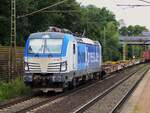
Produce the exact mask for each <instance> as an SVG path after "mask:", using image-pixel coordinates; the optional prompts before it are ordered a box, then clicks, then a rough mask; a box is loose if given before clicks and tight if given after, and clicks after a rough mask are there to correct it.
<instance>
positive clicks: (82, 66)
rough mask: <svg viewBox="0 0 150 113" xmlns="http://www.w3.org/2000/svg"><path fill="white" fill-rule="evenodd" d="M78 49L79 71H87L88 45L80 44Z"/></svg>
mask: <svg viewBox="0 0 150 113" xmlns="http://www.w3.org/2000/svg"><path fill="white" fill-rule="evenodd" d="M77 47H78V52H77V53H78V55H77V56H78V65H77V69H78V70H85V69H86V63H85V57H86V55H85V54H86V53H85V52H86V44H83V43H78V44H77Z"/></svg>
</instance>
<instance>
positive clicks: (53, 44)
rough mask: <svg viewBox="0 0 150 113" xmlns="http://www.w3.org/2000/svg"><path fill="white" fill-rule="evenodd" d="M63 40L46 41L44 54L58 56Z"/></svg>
mask: <svg viewBox="0 0 150 113" xmlns="http://www.w3.org/2000/svg"><path fill="white" fill-rule="evenodd" d="M62 41H63V39H46V42H45V49H44V53H48V54H49V53H56V54H60V53H61V50H62Z"/></svg>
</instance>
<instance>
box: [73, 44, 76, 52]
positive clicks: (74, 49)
mask: <svg viewBox="0 0 150 113" xmlns="http://www.w3.org/2000/svg"><path fill="white" fill-rule="evenodd" d="M75 53H76V47H75V44H73V54H75Z"/></svg>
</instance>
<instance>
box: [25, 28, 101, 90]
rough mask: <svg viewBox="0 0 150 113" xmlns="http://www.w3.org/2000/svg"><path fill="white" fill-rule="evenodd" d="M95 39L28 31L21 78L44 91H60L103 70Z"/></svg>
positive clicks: (58, 33)
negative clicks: (30, 32) (23, 70)
mask: <svg viewBox="0 0 150 113" xmlns="http://www.w3.org/2000/svg"><path fill="white" fill-rule="evenodd" d="M101 52H102V51H101V45H100V43H99V42H98V41H93V40H91V39H88V38H81V37H77V36H74V35H73V34H70V33H66V32H61V31H60V30H59V31H56V30H49V31H47V32H37V33H32V34H30V36H29V38H28V39H27V41H26V47H25V50H24V64H25V66H24V69H25V74H24V77H23V78H24V82H25V83H26V84H27V85H29V86H31V87H32V88H33V89H36V90H41V91H43V92H48V91H55V92H62V91H63V90H64V89H66V88H68V87H71V86H73V87H75V86H76V85H77V84H78V83H79V82H81V81H86V80H88V79H93V78H96V77H99V76H100V74H101V72H102V67H101V65H102V53H101Z"/></svg>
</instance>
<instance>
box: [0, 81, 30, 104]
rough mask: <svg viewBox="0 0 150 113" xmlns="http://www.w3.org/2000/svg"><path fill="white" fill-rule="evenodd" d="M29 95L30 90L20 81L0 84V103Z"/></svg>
mask: <svg viewBox="0 0 150 113" xmlns="http://www.w3.org/2000/svg"><path fill="white" fill-rule="evenodd" d="M29 93H31V89H30V88H29V87H27V86H25V84H24V82H23V81H22V80H20V79H16V80H14V81H12V82H10V83H5V82H1V83H0V101H5V100H8V99H11V98H14V97H17V96H21V95H27V94H29Z"/></svg>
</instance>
